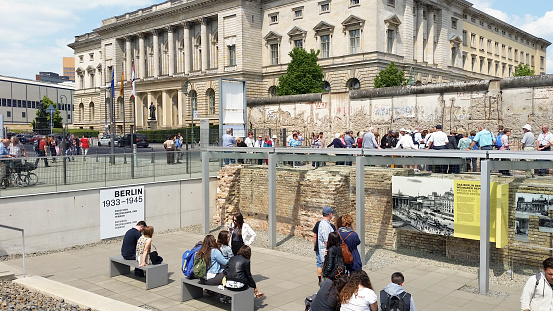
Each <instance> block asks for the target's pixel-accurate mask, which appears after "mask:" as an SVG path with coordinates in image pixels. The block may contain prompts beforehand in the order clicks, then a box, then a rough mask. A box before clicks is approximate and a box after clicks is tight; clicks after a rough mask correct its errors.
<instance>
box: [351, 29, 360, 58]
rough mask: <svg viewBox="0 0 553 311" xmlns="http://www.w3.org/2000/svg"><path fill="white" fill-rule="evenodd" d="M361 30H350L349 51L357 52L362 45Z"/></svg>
mask: <svg viewBox="0 0 553 311" xmlns="http://www.w3.org/2000/svg"><path fill="white" fill-rule="evenodd" d="M360 35H361V30H360V29H354V30H350V31H349V53H350V54H357V53H359V52H360V46H361V36H360Z"/></svg>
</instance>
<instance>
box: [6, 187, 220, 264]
mask: <svg viewBox="0 0 553 311" xmlns="http://www.w3.org/2000/svg"><path fill="white" fill-rule="evenodd" d="M119 187H121V186H118V187H114V188H119ZM216 189H217V180H216V179H215V178H213V179H211V180H210V194H212V197H215V193H216ZM144 190H145V199H146V202H145V204H144V213H145V218H146V219H145V220H146V222H147V223H148V224H149V225H152V226H154V228H155V231H156V232H161V231H164V230H170V229H178V228H181V227H186V226H190V225H198V224H200V223H201V205H202V202H201V197H202V196H201V193H202V185H201V179H196V180H183V181H173V182H163V183H152V184H145V185H144ZM211 203H212V204H211V207H212V213H213V211H214V209H215V201H212V202H211ZM0 224H2V225H7V226H12V227H17V228H23V229H24V230H25V247H26V252H27V253H32V252H39V251H48V250H55V249H61V248H65V247H71V246H75V245H83V244H88V243H94V242H98V241H100V189H93V190H79V191H75V192H63V193H56V194H44V195H37V196H26V197H15V198H6V199H0ZM0 232H1V234H0V256H1V255H5V254H13V253H21V251H22V245H21V242H22V241H21V233H19V232H16V231H11V230H8V229H4V228H0Z"/></svg>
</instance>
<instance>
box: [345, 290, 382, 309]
mask: <svg viewBox="0 0 553 311" xmlns="http://www.w3.org/2000/svg"><path fill="white" fill-rule="evenodd" d="M377 299H378V298H377V297H376V293H375V292H374V291H373V290H372V289H370V288H366V287H361V286H359V290H358V291H357V296H355V295H353V296H352V297H351V298H350V299H349V301H348V302H347V303H346V304H342V306H341V307H340V311H370V310H371V307H370V305H371V304H373V303H375V302H376V301H377Z"/></svg>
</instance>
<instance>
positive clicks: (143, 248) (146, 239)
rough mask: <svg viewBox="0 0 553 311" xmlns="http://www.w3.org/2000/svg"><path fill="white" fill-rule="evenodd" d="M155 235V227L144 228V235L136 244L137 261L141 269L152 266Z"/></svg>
mask: <svg viewBox="0 0 553 311" xmlns="http://www.w3.org/2000/svg"><path fill="white" fill-rule="evenodd" d="M153 235H154V227H153V226H146V227H144V235H142V236H141V237H140V238H139V239H138V242H136V261H138V266H139V267H144V266H146V265H149V264H151V261H150V247H152V236H153Z"/></svg>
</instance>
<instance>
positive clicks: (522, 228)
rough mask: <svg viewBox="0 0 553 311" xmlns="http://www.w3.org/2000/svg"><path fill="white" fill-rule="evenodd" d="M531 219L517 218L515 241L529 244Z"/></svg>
mask: <svg viewBox="0 0 553 311" xmlns="http://www.w3.org/2000/svg"><path fill="white" fill-rule="evenodd" d="M529 224H530V219H528V217H526V218H519V217H517V218H515V240H516V241H521V242H528V235H529V229H528V227H529Z"/></svg>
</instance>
